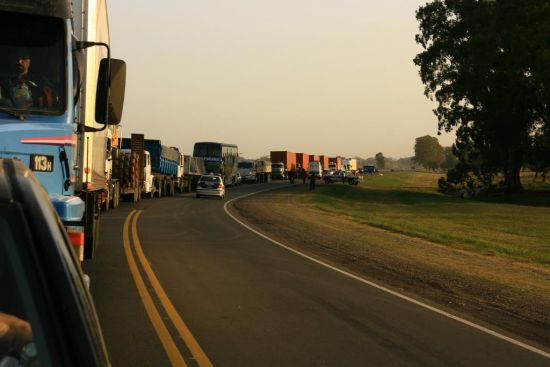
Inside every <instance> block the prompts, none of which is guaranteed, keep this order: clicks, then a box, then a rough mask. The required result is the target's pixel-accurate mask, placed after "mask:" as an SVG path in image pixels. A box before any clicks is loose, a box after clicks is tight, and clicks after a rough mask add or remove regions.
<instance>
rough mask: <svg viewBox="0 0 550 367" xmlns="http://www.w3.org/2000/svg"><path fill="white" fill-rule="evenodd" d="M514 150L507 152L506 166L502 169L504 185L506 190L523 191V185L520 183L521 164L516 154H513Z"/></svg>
mask: <svg viewBox="0 0 550 367" xmlns="http://www.w3.org/2000/svg"><path fill="white" fill-rule="evenodd" d="M514 153H515V152H513V151H509V152H508V167H506V170H505V171H504V186H505V189H506V191H508V192H519V191H523V186H522V185H521V178H520V175H519V174H520V171H521V164H519V163H518V161H519V159H518V155H517V154H514Z"/></svg>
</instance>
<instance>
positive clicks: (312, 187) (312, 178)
mask: <svg viewBox="0 0 550 367" xmlns="http://www.w3.org/2000/svg"><path fill="white" fill-rule="evenodd" d="M309 189H310V190H315V173H310V174H309Z"/></svg>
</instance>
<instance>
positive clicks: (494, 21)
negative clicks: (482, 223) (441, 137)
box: [414, 0, 550, 191]
mask: <svg viewBox="0 0 550 367" xmlns="http://www.w3.org/2000/svg"><path fill="white" fill-rule="evenodd" d="M417 19H418V21H419V22H420V34H418V35H417V36H416V41H417V43H419V44H420V45H421V46H422V47H423V51H422V52H421V53H419V54H418V55H417V56H416V58H415V59H414V62H415V64H416V65H417V66H419V68H420V76H421V78H422V82H423V83H424V84H425V93H426V95H427V96H428V97H429V98H431V99H433V100H435V101H436V102H437V107H436V109H435V110H434V112H435V114H436V116H437V118H438V121H439V123H438V124H439V131H446V132H450V131H453V130H454V131H456V143H455V153H456V155H457V156H458V157H459V160H460V164H459V165H458V166H457V167H461V169H463V170H470V173H473V174H475V175H478V176H483V177H485V179H486V180H490V178H491V177H492V176H493V175H494V174H497V173H502V174H503V177H504V186H505V187H506V188H507V189H508V190H512V191H514V190H521V188H522V185H521V181H520V170H521V168H522V166H523V165H525V164H526V163H527V162H528V160H529V159H530V157H531V156H532V154H531V150H532V149H533V146H534V136H536V135H537V134H539V135H540V133H541V132H544V131H547V130H548V126H549V116H550V83H549V82H550V78H549V75H550V74H549V73H550V21H549V19H550V0H521V1H519V0H492V1H490V0H436V1H433V2H431V3H428V4H426V5H424V6H422V7H421V8H420V9H419V10H418V11H417Z"/></svg>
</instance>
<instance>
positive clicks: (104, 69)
mask: <svg viewBox="0 0 550 367" xmlns="http://www.w3.org/2000/svg"><path fill="white" fill-rule="evenodd" d="M110 61H111V64H110V67H109V59H106V58H105V59H103V60H101V64H100V65H99V73H98V76H97V92H96V105H95V120H96V121H97V122H98V123H100V124H108V125H117V124H119V123H120V121H121V118H122V108H123V106H124V91H125V89H126V63H125V62H124V61H123V60H118V59H111V60H110ZM109 69H110V70H109ZM109 72H110V74H111V75H110V78H109ZM107 111H108V119H107V116H106V114H107Z"/></svg>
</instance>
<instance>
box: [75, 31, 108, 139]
mask: <svg viewBox="0 0 550 367" xmlns="http://www.w3.org/2000/svg"><path fill="white" fill-rule="evenodd" d="M93 46H103V47H105V48H106V49H107V60H109V61H108V62H107V95H106V97H105V98H107V103H105V121H106V122H105V124H103V127H100V128H99V129H97V128H95V127H91V126H86V125H85V124H82V123H79V131H80V130H82V131H84V132H90V133H95V132H99V131H103V130H105V129H106V128H107V125H108V124H109V123H108V122H109V95H110V90H111V48H110V47H109V45H108V44H106V43H104V42H88V41H76V49H77V50H78V51H82V50H84V49H87V48H89V47H93ZM96 103H97V101H96Z"/></svg>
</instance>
